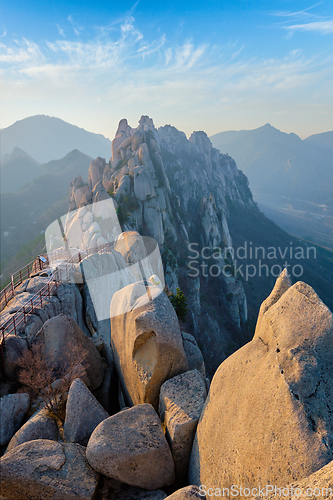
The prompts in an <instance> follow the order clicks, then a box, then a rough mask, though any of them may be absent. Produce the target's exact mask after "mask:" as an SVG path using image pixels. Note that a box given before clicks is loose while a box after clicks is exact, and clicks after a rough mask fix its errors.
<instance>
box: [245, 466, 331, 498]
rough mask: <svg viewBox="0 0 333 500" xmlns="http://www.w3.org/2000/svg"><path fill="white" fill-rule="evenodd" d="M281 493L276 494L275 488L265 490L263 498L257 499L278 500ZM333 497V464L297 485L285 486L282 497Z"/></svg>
mask: <svg viewBox="0 0 333 500" xmlns="http://www.w3.org/2000/svg"><path fill="white" fill-rule="evenodd" d="M277 495H279V492H278V491H277V492H275V488H274V487H273V486H269V487H267V488H265V490H264V493H263V494H262V495H261V496H257V497H255V498H258V499H259V498H266V499H267V500H273V499H276V498H277ZM332 495H333V462H330V463H329V464H327V465H325V467H323V468H322V469H319V470H318V471H317V472H315V473H314V474H311V476H309V477H306V478H305V479H302V480H301V481H297V482H296V483H292V484H289V485H288V486H285V487H284V488H283V489H282V491H281V495H280V496H284V497H287V498H288V499H289V500H296V499H299V498H305V497H312V498H320V499H323V500H324V499H325V498H326V499H327V498H329V497H331V496H332Z"/></svg>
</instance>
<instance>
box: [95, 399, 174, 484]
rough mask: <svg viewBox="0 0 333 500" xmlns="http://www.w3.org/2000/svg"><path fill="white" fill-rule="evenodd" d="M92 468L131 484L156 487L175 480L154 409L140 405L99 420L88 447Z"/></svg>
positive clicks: (171, 462) (167, 449) (169, 454)
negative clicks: (100, 421)
mask: <svg viewBox="0 0 333 500" xmlns="http://www.w3.org/2000/svg"><path fill="white" fill-rule="evenodd" d="M87 459H88V462H89V463H90V465H91V467H93V469H94V470H96V471H98V472H100V473H101V474H104V475H105V476H107V477H111V478H113V479H117V480H118V481H121V482H123V483H126V484H130V485H132V486H138V487H140V488H145V489H147V490H156V489H158V488H161V487H163V486H168V485H170V484H172V483H173V480H174V463H173V460H172V456H171V452H170V448H169V446H168V443H167V442H166V440H165V437H164V434H163V430H162V427H161V423H160V420H159V417H158V415H157V413H156V412H155V410H154V408H153V407H152V406H151V405H149V404H142V405H137V406H134V407H133V408H129V409H127V410H123V411H121V412H119V413H117V414H116V415H113V416H112V417H109V418H107V419H106V420H104V421H103V422H102V423H100V424H99V425H98V426H97V427H96V429H95V430H94V432H93V433H92V435H91V437H90V439H89V442H88V446H87Z"/></svg>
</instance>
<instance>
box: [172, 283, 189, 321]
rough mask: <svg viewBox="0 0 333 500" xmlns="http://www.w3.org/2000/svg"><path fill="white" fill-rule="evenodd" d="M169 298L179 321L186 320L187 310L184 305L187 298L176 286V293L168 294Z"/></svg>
mask: <svg viewBox="0 0 333 500" xmlns="http://www.w3.org/2000/svg"><path fill="white" fill-rule="evenodd" d="M169 299H170V302H171V304H172V305H173V307H174V309H175V311H176V313H177V316H178V319H180V320H181V321H186V315H187V311H188V309H187V305H186V304H187V298H186V297H185V295H184V294H183V292H182V291H181V289H180V288H179V287H178V288H177V293H176V295H174V294H172V295H170V297H169Z"/></svg>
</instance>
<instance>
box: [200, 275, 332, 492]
mask: <svg viewBox="0 0 333 500" xmlns="http://www.w3.org/2000/svg"><path fill="white" fill-rule="evenodd" d="M264 305H265V307H262V309H261V311H260V315H259V319H258V324H257V328H256V333H255V336H254V338H253V340H252V341H251V342H250V343H249V344H247V345H245V346H244V347H243V348H241V349H240V350H239V351H237V352H236V353H234V354H233V355H232V356H231V357H230V358H228V359H227V360H226V361H225V362H223V363H222V364H221V365H220V367H219V369H218V371H217V372H216V374H215V376H214V378H213V381H212V385H211V389H210V393H209V397H208V399H207V402H206V405H205V408H204V410H203V413H202V417H201V420H200V422H199V425H198V430H197V435H196V438H195V443H194V447H193V450H192V456H191V465H190V479H191V481H192V482H195V483H196V484H205V485H206V486H208V485H212V486H213V487H220V488H222V487H231V485H233V484H235V485H237V484H240V485H242V486H243V487H251V488H252V487H255V486H256V485H258V484H274V485H277V486H280V487H283V486H284V485H286V484H289V483H291V482H293V481H296V480H301V479H302V478H304V477H306V476H309V475H310V474H312V473H314V472H315V471H317V470H318V469H320V468H321V467H323V466H324V465H325V464H327V463H328V462H330V461H331V460H332V458H333V418H332V410H333V378H332V373H333V320H332V313H331V311H330V310H329V309H328V308H327V307H326V306H325V305H324V304H323V303H322V301H321V300H320V299H319V297H318V296H317V294H316V293H315V292H314V291H313V289H312V288H311V287H309V286H308V285H306V284H305V283H302V282H298V283H296V284H295V285H293V286H291V287H289V288H288V283H287V282H286V277H285V276H284V277H283V276H282V277H280V278H279V279H278V283H277V285H276V287H275V288H274V290H273V292H272V294H271V296H270V297H269V298H268V299H266V301H265V302H264Z"/></svg>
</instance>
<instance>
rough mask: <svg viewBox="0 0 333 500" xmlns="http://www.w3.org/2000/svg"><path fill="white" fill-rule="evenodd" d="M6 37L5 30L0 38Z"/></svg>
mask: <svg viewBox="0 0 333 500" xmlns="http://www.w3.org/2000/svg"><path fill="white" fill-rule="evenodd" d="M6 35H7V30H6V29H5V30H4V32H3V34H2V35H1V36H0V38H3V37H4V36H6Z"/></svg>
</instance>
